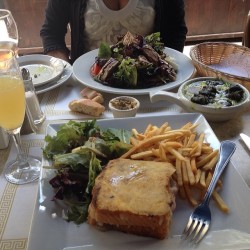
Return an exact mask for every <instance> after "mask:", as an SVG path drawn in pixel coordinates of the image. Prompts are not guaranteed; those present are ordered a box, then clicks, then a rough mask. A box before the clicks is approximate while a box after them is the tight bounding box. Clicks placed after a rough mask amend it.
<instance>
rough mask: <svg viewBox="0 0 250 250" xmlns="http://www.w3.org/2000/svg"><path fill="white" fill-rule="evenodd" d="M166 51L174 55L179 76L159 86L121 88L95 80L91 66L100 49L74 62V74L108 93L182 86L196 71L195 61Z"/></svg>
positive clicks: (138, 91)
mask: <svg viewBox="0 0 250 250" xmlns="http://www.w3.org/2000/svg"><path fill="white" fill-rule="evenodd" d="M165 53H166V54H167V55H169V56H171V57H173V58H174V60H175V63H176V64H177V65H178V73H177V78H176V80H175V81H174V82H170V83H167V84H164V85H162V86H158V87H152V88H147V89H121V88H113V87H109V86H106V85H103V84H101V83H99V82H97V81H95V80H94V79H93V78H92V76H91V75H90V68H91V66H92V65H93V64H94V62H95V57H96V56H97V54H98V49H96V50H92V51H90V52H88V53H86V54H84V55H82V56H80V57H79V58H78V59H77V60H76V61H75V62H74V64H73V74H74V75H75V77H76V79H77V80H78V81H79V82H81V83H82V84H84V85H85V86H88V87H91V88H93V89H95V90H99V91H103V92H106V93H113V94H122V95H145V94H149V92H151V91H153V92H156V91H159V90H170V89H173V88H175V87H178V86H180V85H181V83H183V82H184V81H186V80H188V79H190V78H191V77H192V76H193V74H194V72H195V67H194V66H193V63H192V61H191V59H190V58H188V57H187V56H186V55H184V54H183V53H181V52H179V51H177V50H173V49H170V48H165Z"/></svg>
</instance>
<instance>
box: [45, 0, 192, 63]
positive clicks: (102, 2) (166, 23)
mask: <svg viewBox="0 0 250 250" xmlns="http://www.w3.org/2000/svg"><path fill="white" fill-rule="evenodd" d="M68 24H70V30H71V51H69V49H68V48H67V47H66V43H65V36H66V33H67V27H68ZM127 31H130V32H131V33H133V34H140V35H142V36H145V35H148V34H151V33H154V32H160V34H161V38H162V41H163V42H164V44H165V46H166V47H169V48H172V49H175V50H178V51H181V52H182V51H183V48H184V44H185V39H186V34H187V26H186V22H185V9H184V1H183V0H74V1H69V0H48V4H47V7H46V11H45V21H44V24H43V25H42V27H41V31H40V36H41V38H42V41H43V47H44V53H45V54H48V55H51V56H55V57H58V58H61V59H64V60H66V61H71V63H73V62H74V61H75V60H76V59H77V58H78V57H79V56H81V55H82V54H84V53H86V52H88V51H90V50H92V49H96V48H98V47H99V44H100V42H103V41H105V42H107V43H109V44H113V43H116V42H117V40H116V37H117V36H121V35H124V34H125V33H126V32H127ZM70 59H71V60H70Z"/></svg>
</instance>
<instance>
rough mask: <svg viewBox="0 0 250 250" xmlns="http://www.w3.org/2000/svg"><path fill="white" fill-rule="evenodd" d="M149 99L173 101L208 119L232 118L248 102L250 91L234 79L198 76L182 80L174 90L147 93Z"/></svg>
mask: <svg viewBox="0 0 250 250" xmlns="http://www.w3.org/2000/svg"><path fill="white" fill-rule="evenodd" d="M150 100H151V102H157V101H161V100H166V101H168V102H172V103H175V104H177V105H179V106H181V107H182V108H183V109H184V110H185V111H188V112H195V113H202V114H203V115H204V116H205V117H206V119H207V120H209V121H226V120H230V119H233V118H235V117H236V116H237V115H239V114H240V112H242V111H243V110H244V109H245V108H246V106H247V105H249V104H250V94H249V91H248V90H247V89H246V88H245V87H244V86H242V85H240V84H237V83H233V82H229V81H226V80H223V79H218V78H214V77H198V78H193V79H191V80H188V81H186V82H184V83H183V84H182V85H181V86H180V87H179V89H178V92H177V93H172V92H167V91H158V92H156V93H150Z"/></svg>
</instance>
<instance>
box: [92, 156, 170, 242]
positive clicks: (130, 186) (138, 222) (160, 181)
mask: <svg viewBox="0 0 250 250" xmlns="http://www.w3.org/2000/svg"><path fill="white" fill-rule="evenodd" d="M174 172H175V168H174V167H173V166H172V165H171V164H169V163H163V162H153V161H136V160H130V159H121V158H120V159H116V160H112V161H110V162H109V163H108V165H107V167H106V168H105V169H104V170H103V171H102V172H101V174H100V175H99V176H98V177H97V178H96V180H95V185H94V188H93V190H92V202H91V204H90V206H89V216H88V223H89V224H91V225H96V226H98V227H104V228H106V229H116V230H120V231H123V232H126V233H133V234H138V235H143V236H151V237H155V238H159V239H163V238H165V237H166V236H167V235H168V233H169V228H170V225H171V220H172V209H173V207H174V206H175V205H174V204H175V196H174V194H173V193H172V192H171V187H170V185H171V184H170V182H171V176H172V175H173V173H174Z"/></svg>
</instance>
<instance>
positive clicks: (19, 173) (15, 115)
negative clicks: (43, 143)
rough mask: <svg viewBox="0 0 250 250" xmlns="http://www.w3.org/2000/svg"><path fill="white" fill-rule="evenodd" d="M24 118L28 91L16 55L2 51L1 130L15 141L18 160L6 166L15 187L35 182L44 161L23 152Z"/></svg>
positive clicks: (6, 50)
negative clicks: (21, 131) (21, 135)
mask: <svg viewBox="0 0 250 250" xmlns="http://www.w3.org/2000/svg"><path fill="white" fill-rule="evenodd" d="M24 114H25V88H24V83H23V79H22V75H21V71H20V69H19V65H18V63H17V60H16V57H15V54H14V52H13V51H12V50H10V49H0V126H1V127H2V128H3V129H4V130H5V131H6V132H7V133H8V134H9V135H10V136H11V137H12V138H13V141H14V143H15V145H16V148H17V158H16V159H15V160H14V161H11V162H9V163H7V165H6V168H5V173H4V174H5V177H6V179H7V180H8V181H9V182H11V183H14V184H24V183H28V182H32V181H34V180H35V179H37V178H38V177H39V175H40V168H41V161H40V160H39V159H38V158H36V157H34V156H30V155H26V154H24V153H22V151H21V140H20V130H21V126H22V123H23V120H24Z"/></svg>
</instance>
